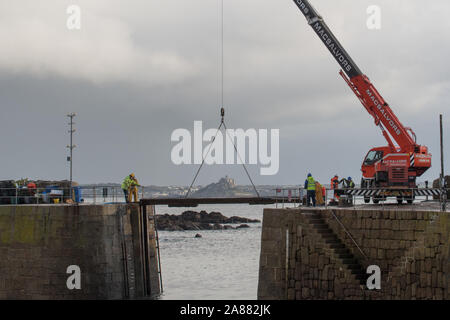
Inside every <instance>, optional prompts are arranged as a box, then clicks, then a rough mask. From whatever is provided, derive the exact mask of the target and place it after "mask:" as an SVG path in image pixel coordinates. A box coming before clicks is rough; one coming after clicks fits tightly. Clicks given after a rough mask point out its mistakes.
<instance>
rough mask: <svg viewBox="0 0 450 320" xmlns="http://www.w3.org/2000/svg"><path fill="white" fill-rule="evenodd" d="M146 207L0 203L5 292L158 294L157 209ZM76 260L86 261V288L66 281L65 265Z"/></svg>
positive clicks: (11, 295) (1, 293)
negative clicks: (73, 285)
mask: <svg viewBox="0 0 450 320" xmlns="http://www.w3.org/2000/svg"><path fill="white" fill-rule="evenodd" d="M142 208H144V207H142ZM142 208H140V207H139V205H137V204H136V205H135V204H131V205H126V204H111V205H108V204H106V205H19V206H13V205H9V206H0V299H141V298H145V297H152V296H155V295H157V294H159V293H160V292H159V290H160V283H159V275H158V259H157V251H156V250H157V249H156V240H155V229H154V224H153V218H152V214H153V210H152V207H146V208H145V210H143V209H142ZM142 211H145V212H142ZM73 265H75V266H78V267H79V268H80V280H81V288H80V289H76V288H75V289H69V288H68V286H67V280H68V278H69V277H71V276H72V275H73V271H70V270H69V273H67V271H68V269H67V268H68V267H69V266H73ZM72 280H73V279H72Z"/></svg>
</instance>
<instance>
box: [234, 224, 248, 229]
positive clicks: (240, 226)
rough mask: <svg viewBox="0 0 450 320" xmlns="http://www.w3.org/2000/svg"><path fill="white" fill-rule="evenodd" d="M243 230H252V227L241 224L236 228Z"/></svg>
mask: <svg viewBox="0 0 450 320" xmlns="http://www.w3.org/2000/svg"><path fill="white" fill-rule="evenodd" d="M242 228H250V226H249V225H248V224H241V225H238V226H237V227H236V229H242Z"/></svg>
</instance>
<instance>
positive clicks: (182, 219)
mask: <svg viewBox="0 0 450 320" xmlns="http://www.w3.org/2000/svg"><path fill="white" fill-rule="evenodd" d="M258 222H261V221H260V220H257V219H247V218H243V217H237V216H233V217H229V218H228V217H226V216H224V215H223V214H221V213H220V212H210V213H207V212H206V211H200V212H196V211H185V212H183V213H182V214H180V215H175V214H172V215H169V214H167V213H166V214H163V215H156V225H157V229H158V230H163V231H183V230H228V229H240V228H248V227H249V226H248V225H247V223H258ZM232 224H239V225H238V226H232Z"/></svg>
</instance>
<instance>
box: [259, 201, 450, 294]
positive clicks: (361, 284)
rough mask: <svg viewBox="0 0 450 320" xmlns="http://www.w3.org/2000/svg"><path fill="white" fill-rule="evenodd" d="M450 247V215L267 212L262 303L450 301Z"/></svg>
mask: <svg viewBox="0 0 450 320" xmlns="http://www.w3.org/2000/svg"><path fill="white" fill-rule="evenodd" d="M449 243H450V220H449V217H448V213H441V212H431V211H411V210H404V211H399V210H395V211H394V210H382V209H373V210H371V209H364V210H358V209H356V208H355V209H354V208H352V209H339V208H336V209H309V210H308V209H265V210H264V217H263V230H262V244H261V256H260V270H259V284H258V298H259V299H298V300H301V299H408V300H409V299H449V298H450V295H449V282H450V272H449V271H450V270H449V251H450V248H449ZM370 265H377V266H379V267H380V269H381V289H380V290H369V289H367V286H366V281H367V277H368V276H369V275H368V274H367V273H366V269H367V267H368V266H370Z"/></svg>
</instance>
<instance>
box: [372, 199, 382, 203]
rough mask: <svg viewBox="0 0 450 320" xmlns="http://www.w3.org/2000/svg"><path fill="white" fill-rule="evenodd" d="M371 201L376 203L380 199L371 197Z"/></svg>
mask: <svg viewBox="0 0 450 320" xmlns="http://www.w3.org/2000/svg"><path fill="white" fill-rule="evenodd" d="M372 201H373V203H375V204H378V203H379V202H380V199H377V198H373V199H372Z"/></svg>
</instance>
